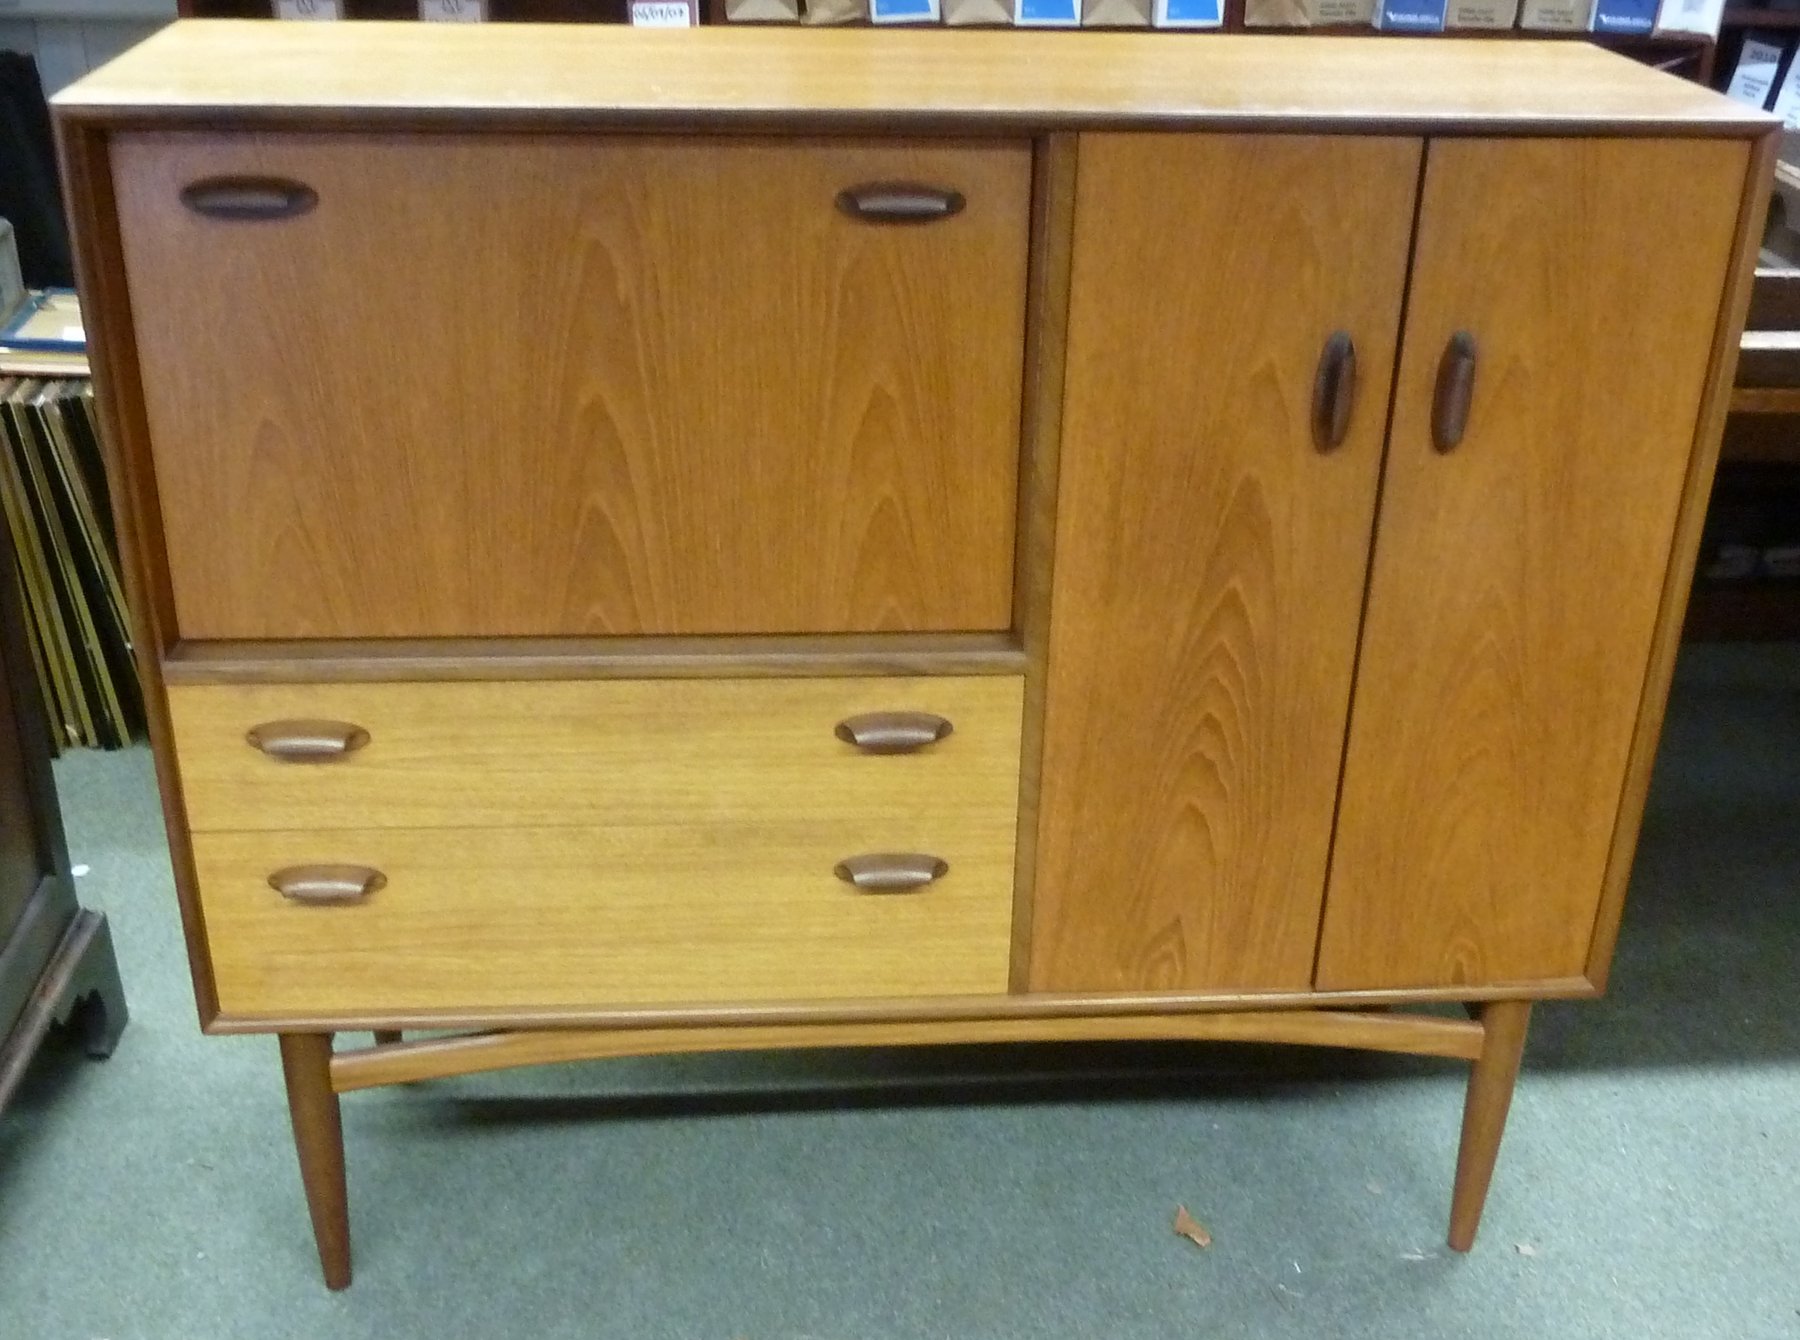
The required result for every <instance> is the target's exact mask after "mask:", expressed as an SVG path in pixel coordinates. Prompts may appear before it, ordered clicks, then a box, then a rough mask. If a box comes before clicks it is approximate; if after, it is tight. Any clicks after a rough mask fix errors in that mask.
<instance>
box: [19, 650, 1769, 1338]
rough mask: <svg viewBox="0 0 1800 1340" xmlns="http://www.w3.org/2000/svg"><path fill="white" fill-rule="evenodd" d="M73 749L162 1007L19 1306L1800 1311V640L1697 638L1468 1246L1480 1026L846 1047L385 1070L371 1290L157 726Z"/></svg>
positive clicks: (630, 1311)
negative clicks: (231, 941)
mask: <svg viewBox="0 0 1800 1340" xmlns="http://www.w3.org/2000/svg"><path fill="white" fill-rule="evenodd" d="M58 780H59V783H60V785H61V788H62V793H63V796H64V804H65V807H66V810H67V815H66V818H67V823H68V828H69V837H70V847H71V849H72V851H73V853H74V859H75V860H76V861H77V862H81V863H84V864H86V865H87V866H88V867H89V872H88V873H87V874H86V875H85V876H83V877H82V878H81V879H80V880H79V881H78V883H79V885H80V887H81V890H82V894H83V897H84V899H85V900H86V901H87V902H89V903H91V904H95V905H98V906H100V907H102V908H104V909H105V910H106V912H107V913H108V914H109V916H110V917H111V918H112V919H113V922H114V927H115V935H116V938H117V941H118V947H119V953H120V956H121V960H122V964H123V971H124V975H125V985H126V990H127V992H128V994H129V996H130V1000H131V1008H132V1022H131V1025H130V1027H129V1028H128V1029H127V1031H126V1033H125V1037H124V1040H123V1041H122V1042H121V1044H120V1047H119V1050H118V1053H117V1055H115V1056H114V1057H113V1059H112V1060H110V1061H108V1062H105V1063H93V1062H89V1061H86V1060H85V1059H83V1058H82V1057H81V1056H80V1055H79V1053H78V1052H76V1051H74V1050H71V1049H68V1048H62V1049H53V1050H51V1051H50V1052H47V1053H46V1054H45V1055H44V1056H42V1057H40V1058H39V1061H38V1062H37V1064H36V1065H35V1066H34V1068H33V1070H32V1072H31V1074H30V1076H29V1077H28V1079H27V1081H26V1084H25V1087H24V1089H23V1091H22V1093H21V1095H20V1097H19V1099H18V1101H17V1103H16V1105H15V1106H14V1108H13V1109H12V1110H11V1111H10V1112H9V1113H8V1114H7V1115H6V1116H5V1117H4V1118H3V1119H0V1340H64V1338H65V1337H67V1338H68V1340H99V1338H102V1337H103V1338H104V1340H128V1338H136V1337H145V1338H147V1340H213V1338H215V1337H216V1338H218V1340H240V1338H241V1340H286V1338H287V1337H294V1338H296V1340H328V1338H334V1337H369V1338H370V1340H377V1338H379V1340H408V1338H409V1337H419V1338H420V1340H426V1338H429V1340H462V1338H464V1337H467V1338H469V1340H476V1338H479V1340H494V1338H496V1337H514V1336H517V1337H531V1338H532V1340H552V1338H554V1337H584V1338H586V1337H594V1338H599V1337H614V1336H618V1337H633V1338H634V1340H658V1338H659V1337H681V1338H683V1340H688V1338H702V1337H720V1340H732V1338H733V1337H746V1338H752V1337H754V1338H758V1340H760V1338H764V1337H833V1338H836V1337H842V1338H843V1340H851V1338H852V1337H854V1338H857V1340H870V1338H872V1337H887V1336H909V1337H910V1336H920V1337H925V1336H944V1337H969V1338H971V1340H974V1338H978V1337H1010V1336H1020V1337H1025V1336H1030V1337H1034V1338H1040V1337H1059V1336H1090V1335H1091V1336H1108V1337H1112V1336H1124V1337H1136V1336H1143V1337H1155V1340H1177V1338H1178V1337H1197V1338H1210V1337H1231V1336H1244V1337H1258V1338H1261V1337H1285V1336H1293V1337H1305V1338H1306V1340H1317V1338H1318V1337H1332V1336H1369V1337H1382V1340H1405V1338H1406V1337H1432V1338H1433V1340H1438V1338H1440V1337H1486V1336H1520V1337H1532V1338H1533V1340H1546V1338H1547V1340H1561V1338H1563V1337H1590V1336H1592V1337H1602V1336H1605V1337H1611V1336H1629V1337H1662V1336H1669V1337H1682V1340H1696V1338H1698V1337H1709V1336H1719V1337H1730V1340H1754V1338H1756V1337H1765V1336H1766V1337H1786V1338H1787V1340H1793V1338H1794V1337H1796V1336H1800V1205H1797V1203H1796V1195H1797V1193H1800V1000H1797V999H1796V994H1797V990H1800V823H1797V822H1796V819H1797V818H1800V647H1771V648H1716V649H1714V648H1706V649H1698V650H1694V651H1690V652H1689V653H1688V655H1687V656H1686V657H1685V659H1684V661H1683V664H1682V666H1681V671H1680V674H1679V677H1678V682H1677V687H1676V695H1675V701H1674V707H1673V710H1672V714H1671V719H1670V723H1669V727H1668V730H1667V732H1666V734H1665V740H1664V750H1663V756H1662V759H1661V761H1660V764H1659V768H1658V772H1657V778H1656V784H1655V787H1654V790H1653V793H1652V797H1651V804H1650V813H1649V817H1648V820H1647V823H1646V826H1645V830H1644V840H1643V847H1642V851H1641V854H1640V858H1639V862H1638V867H1637V872H1636V877H1635V881H1634V887H1633V892H1632V903H1631V905H1630V907H1629V908H1628V910H1627V915H1626V923H1625V930H1624V935H1623V938H1622V941H1621V947H1620V952H1619V959H1618V963H1617V966H1616V969H1615V973H1614V979H1613V989H1612V994H1611V995H1610V996H1609V997H1608V998H1607V999H1606V1000H1604V1001H1601V1002H1596V1003H1585V1004H1570V1005H1551V1006H1547V1007H1544V1008H1542V1009H1540V1010H1539V1011H1538V1017H1537V1023H1536V1027H1535V1031H1534V1035H1533V1038H1532V1042H1531V1045H1530V1048H1529V1050H1528V1052H1527V1056H1526V1072H1525V1074H1524V1076H1523V1078H1522V1079H1521V1081H1520V1087H1519V1094H1518V1098H1517V1101H1516V1102H1515V1104H1514V1108H1513V1117H1512V1124H1511V1128H1510V1130H1509V1132H1508V1136H1507V1141H1506V1145H1505V1148H1504V1149H1503V1150H1502V1152H1501V1158H1500V1168H1499V1172H1498V1174H1497V1175H1496V1178H1495V1183H1494V1189H1493V1194H1492V1197H1491V1199H1490V1201H1489V1206H1488V1213H1487V1220H1486V1223H1485V1225H1484V1227H1483V1230H1482V1237H1481V1241H1480V1242H1479V1243H1478V1244H1477V1245H1476V1249H1475V1251H1474V1253H1473V1254H1472V1255H1470V1256H1469V1257H1467V1258H1462V1259H1459V1258H1456V1257H1454V1256H1452V1255H1451V1254H1450V1253H1448V1252H1447V1251H1446V1249H1445V1248H1444V1247H1443V1245H1442V1243H1443V1232H1444V1226H1445V1219H1446V1214H1447V1211H1448V1205H1449V1195H1450V1176H1451V1166H1452V1160H1453V1156H1454V1150H1455V1142H1456V1133H1457V1120H1458V1111H1459V1105H1460V1102H1461V1096H1462V1080H1463V1074H1464V1071H1463V1069H1462V1068H1461V1067H1460V1066H1457V1065H1454V1064H1451V1063H1436V1062H1428V1061H1414V1060H1408V1059H1404V1058H1388V1057H1375V1056H1360V1055H1354V1054H1346V1053H1335V1052H1334V1053H1314V1052H1302V1051H1292V1050H1287V1051H1284V1050H1278V1049H1260V1048H1259V1049H1244V1048H1236V1049H1234V1048H1224V1047H1220V1048H1195V1047H1175V1046H1132V1047H1090V1046H1081V1047H1065V1048H1025V1047H1020V1048H1007V1049H1003V1050H993V1051H979V1050H970V1049H947V1050H934V1051H924V1052H906V1053H900V1052H860V1053H827V1054H817V1053H814V1054H807V1055H764V1056H737V1057H723V1058H709V1057H701V1058H677V1059H668V1060H656V1061H623V1062H607V1063H598V1064H592V1065H584V1066H578V1067H569V1068H564V1069H550V1070H537V1071H520V1072H514V1073H511V1074H506V1075H491V1076H482V1077H474V1078H469V1079H463V1080H456V1081H447V1082H441V1083H434V1084H429V1085H416V1086H412V1087H407V1088H397V1089H384V1090H376V1091H372V1092H369V1093H359V1094H351V1095H348V1096H346V1098H345V1099H344V1124H345V1130H346V1138H347V1140H348V1144H349V1160H350V1193H351V1218H352V1226H353V1231H354V1234H355V1247H356V1269H357V1282H356V1284H355V1285H354V1286H353V1287H352V1288H351V1289H350V1291H349V1292H347V1293H345V1294H342V1295H332V1294H328V1293H327V1292H326V1291H325V1289H324V1288H323V1286H322V1285H321V1284H320V1282H319V1275H318V1266H317V1261H316V1258H315V1257H314V1255H313V1249H312V1242H311V1238H310V1234H309V1232H308V1228H307V1221H306V1214H305V1210H304V1206H303V1202H302V1200H301V1197H300V1190H299V1185H298V1178H297V1174H296V1172H295V1167H294V1158H293V1153H292V1149H291V1146H290V1144H289V1138H288V1130H287V1121H286V1114H285V1108H284V1106H283V1103H282V1098H281V1084H280V1078H279V1070H278V1066H277V1060H276V1054H275V1044H274V1042H273V1041H272V1040H271V1039H267V1038H235V1039H204V1038H202V1037H201V1036H200V1035H199V1032H198V1029H197V1026H196V1025H195V1022H194V1014H193V1005H192V1000H191V997H190V994H189V986H188V978H187V967H186V963H185V961H184V959H183V956H182V947H181V936H180V930H179V926H178V924H177V921H176V914H175V905H174V899H173V895H172V893H171V891H170V887H169V876H168V870H167V857H166V853H165V849H164V845H163V840H162V836H161V831H160V819H159V817H158V815H157V812H156V807H155V794H154V787H153V785H152V782H151V774H150V767H149V760H148V758H147V757H146V755H145V754H144V752H143V751H142V750H137V751H132V752H130V753H126V754H123V755H111V756H106V755H95V754H79V755H76V756H73V757H71V758H69V759H67V760H66V761H64V762H63V763H61V764H59V765H58ZM1177 1204H1185V1205H1186V1206H1188V1207H1189V1209H1190V1210H1191V1211H1192V1212H1193V1213H1194V1215H1195V1216H1196V1217H1197V1218H1198V1219H1199V1220H1201V1222H1203V1223H1204V1224H1206V1225H1207V1226H1208V1227H1209V1228H1210V1230H1211V1231H1212V1233H1213V1235H1214V1238H1215V1245H1214V1246H1213V1247H1212V1249H1211V1250H1210V1251H1205V1252H1202V1251H1199V1250H1197V1249H1196V1248H1195V1247H1193V1246H1192V1245H1191V1244H1190V1243H1188V1242H1186V1241H1184V1240H1183V1239H1181V1238H1178V1237H1176V1236H1175V1235H1174V1234H1173V1233H1172V1232H1171V1231H1170V1222H1171V1219H1172V1218H1173V1215H1174V1213H1175V1207H1176V1205H1177Z"/></svg>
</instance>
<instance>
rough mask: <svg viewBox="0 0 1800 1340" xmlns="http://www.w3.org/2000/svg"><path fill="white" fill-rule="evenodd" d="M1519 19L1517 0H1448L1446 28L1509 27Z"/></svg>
mask: <svg viewBox="0 0 1800 1340" xmlns="http://www.w3.org/2000/svg"><path fill="white" fill-rule="evenodd" d="M1518 20H1519V0H1449V3H1448V4H1447V5H1445V6H1444V27H1446V28H1511V27H1512V26H1513V25H1514V24H1515V23H1517V22H1518Z"/></svg>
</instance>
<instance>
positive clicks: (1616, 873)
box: [1587, 134, 1800, 990]
mask: <svg viewBox="0 0 1800 1340" xmlns="http://www.w3.org/2000/svg"><path fill="white" fill-rule="evenodd" d="M1780 144H1781V136H1779V135H1777V134H1770V135H1767V136H1765V137H1764V138H1763V139H1762V140H1760V141H1759V142H1758V143H1757V144H1756V145H1754V146H1753V147H1752V149H1751V152H1750V156H1749V163H1748V167H1747V169H1746V171H1745V174H1744V183H1743V193H1742V195H1741V197H1740V198H1739V203H1738V217H1737V232H1736V235H1735V237H1734V239H1733V242H1732V254H1733V258H1734V259H1733V261H1732V265H1733V266H1734V267H1735V271H1736V273H1735V275H1733V276H1732V277H1731V278H1730V279H1729V280H1728V282H1727V286H1726V289H1725V292H1724V295H1723V297H1722V300H1721V301H1720V303H1719V315H1718V319H1717V323H1716V324H1715V325H1714V327H1713V344H1712V354H1711V362H1710V364H1709V365H1708V368H1707V388H1706V391H1705V392H1704V394H1703V395H1702V397H1701V401H1700V413H1699V421H1698V423H1697V424H1696V425H1695V428H1694V449H1693V452H1692V454H1691V455H1690V457H1689V460H1688V473H1687V483H1686V485H1685V486H1684V488H1683V490H1682V500H1681V511H1680V513H1679V515H1678V516H1677V517H1676V521H1675V534H1674V537H1673V539H1672V542H1671V543H1670V546H1669V566H1668V573H1667V576H1666V577H1665V578H1664V581H1663V591H1662V604H1661V606H1660V607H1659V608H1658V610H1657V615H1656V634H1655V637H1654V640H1653V641H1652V643H1651V648H1650V663H1649V667H1648V669H1647V671H1646V673H1645V675H1644V692H1643V695H1642V697H1641V698H1640V699H1639V700H1638V711H1637V729H1636V730H1635V731H1634V732H1633V734H1632V738H1631V753H1630V756H1629V758H1628V759H1627V761H1626V764H1625V791H1624V795H1623V797H1622V798H1621V799H1620V801H1619V816H1618V821H1617V822H1616V823H1615V825H1614V827H1613V834H1612V852H1611V854H1610V856H1609V857H1608V859H1607V866H1606V878H1605V883H1604V886H1603V888H1602V891H1601V894H1600V909H1599V911H1598V913H1597V914H1596V915H1595V917H1594V938H1593V940H1592V942H1591V943H1590V944H1589V945H1588V957H1587V978H1588V980H1589V981H1590V982H1592V983H1593V984H1594V987H1595V989H1596V990H1604V989H1605V988H1606V979H1607V974H1608V973H1609V971H1610V970H1611V967H1612V956H1613V947H1614V945H1615V944H1616V943H1617V939H1618V934H1619V918H1620V916H1621V915H1622V914H1623V912H1624V908H1625V891H1626V886H1627V884H1628V883H1629V881H1630V879H1631V866H1632V859H1633V857H1635V856H1636V854H1637V841H1638V831H1639V827H1640V825H1641V824H1642V823H1643V817H1644V801H1645V799H1646V798H1647V797H1648V795H1649V792H1650V774H1651V769H1652V767H1653V766H1654V765H1655V762H1656V752H1657V740H1658V739H1659V737H1660V736H1661V733H1662V722H1663V712H1664V710H1665V709H1666V708H1667V706H1668V702H1669V681H1670V679H1671V678H1672V677H1673V675H1674V673H1675V657H1676V653H1677V652H1678V651H1679V650H1680V646H1681V641H1682V638H1683V637H1684V636H1685V635H1686V630H1685V628H1684V625H1685V624H1686V623H1687V620H1686V619H1684V617H1683V614H1684V611H1687V612H1689V614H1690V615H1691V613H1692V612H1693V609H1692V607H1691V606H1690V604H1689V592H1690V588H1691V587H1692V585H1693V580H1694V561H1695V558H1696V556H1697V555H1698V553H1699V551H1700V539H1701V534H1702V532H1703V530H1704V528H1705V525H1706V512H1707V504H1708V501H1709V500H1710V498H1711V495H1712V479H1713V470H1714V468H1715V467H1716V466H1717V465H1718V462H1719V459H1720V457H1721V455H1722V454H1724V452H1725V446H1726V444H1725V443H1724V442H1722V441H1721V438H1722V436H1723V435H1725V434H1726V431H1727V429H1726V411H1727V408H1728V407H1729V406H1730V405H1731V403H1732V377H1733V370H1734V369H1735V368H1736V366H1737V354H1738V337H1739V335H1741V334H1742V333H1743V329H1744V324H1745V320H1746V312H1747V311H1748V309H1749V308H1750V305H1751V302H1752V294H1753V291H1754V284H1755V278H1756V261H1757V253H1758V249H1759V246H1760V243H1761V241H1762V236H1763V228H1764V225H1765V224H1766V222H1767V220H1768V209H1769V188H1770V185H1771V180H1772V178H1773V176H1774V167H1775V164H1776V161H1777V159H1776V155H1777V153H1778V151H1779V148H1780ZM1796 459H1797V460H1800V455H1797V457H1796ZM1795 631H1796V632H1800V620H1796V621H1795Z"/></svg>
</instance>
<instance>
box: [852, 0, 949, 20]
mask: <svg viewBox="0 0 1800 1340" xmlns="http://www.w3.org/2000/svg"><path fill="white" fill-rule="evenodd" d="M937 21H938V0H869V22H871V23H936V22H937Z"/></svg>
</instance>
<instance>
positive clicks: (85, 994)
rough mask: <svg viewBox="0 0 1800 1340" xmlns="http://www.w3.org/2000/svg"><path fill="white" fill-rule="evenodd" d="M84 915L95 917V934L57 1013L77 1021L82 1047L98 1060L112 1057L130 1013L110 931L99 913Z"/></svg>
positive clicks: (83, 952) (82, 953) (86, 948)
mask: <svg viewBox="0 0 1800 1340" xmlns="http://www.w3.org/2000/svg"><path fill="white" fill-rule="evenodd" d="M83 915H84V916H91V917H93V918H94V920H95V923H96V924H95V926H94V935H93V938H92V939H91V940H89V941H88V942H87V945H86V947H85V948H84V949H83V950H82V951H81V961H80V963H79V964H77V965H76V968H75V972H74V975H73V976H72V977H71V978H70V980H69V985H68V988H67V992H66V994H65V996H64V997H63V1002H62V1008H61V1010H59V1011H58V1014H59V1017H62V1018H64V1019H65V1020H66V1019H68V1018H69V1017H71V1016H73V1017H74V1018H75V1019H76V1020H77V1021H78V1022H79V1024H80V1027H81V1045H82V1046H83V1047H84V1048H85V1049H86V1050H87V1054H88V1055H89V1056H92V1057H94V1058H95V1059H97V1060H99V1059H103V1058H105V1057H108V1056H111V1055H112V1054H113V1048H114V1047H117V1046H118V1045H119V1034H121V1033H123V1032H124V1031H125V1021H126V1020H127V1019H129V1018H130V1017H131V1012H130V1011H129V1010H127V1009H126V1008H125V987H124V984H123V983H122V982H120V981H119V960H118V958H117V956H116V955H115V954H114V953H113V942H112V928H111V927H110V926H108V925H107V924H106V917H105V916H104V915H102V914H101V913H98V912H87V913H83Z"/></svg>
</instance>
